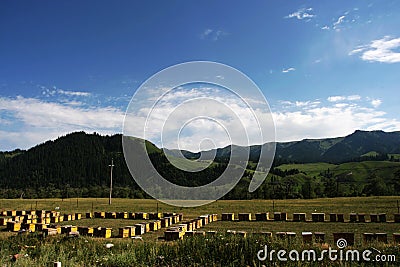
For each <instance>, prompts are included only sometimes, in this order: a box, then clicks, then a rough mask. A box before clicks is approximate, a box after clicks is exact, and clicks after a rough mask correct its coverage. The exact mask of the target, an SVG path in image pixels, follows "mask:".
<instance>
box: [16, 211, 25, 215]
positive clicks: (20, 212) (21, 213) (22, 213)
mask: <svg viewBox="0 0 400 267" xmlns="http://www.w3.org/2000/svg"><path fill="white" fill-rule="evenodd" d="M25 214H26V211H25V210H17V214H16V215H17V216H24V215H25Z"/></svg>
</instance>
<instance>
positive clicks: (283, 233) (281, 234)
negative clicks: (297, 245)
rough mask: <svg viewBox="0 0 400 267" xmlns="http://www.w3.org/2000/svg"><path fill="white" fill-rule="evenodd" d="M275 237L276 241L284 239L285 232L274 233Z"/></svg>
mask: <svg viewBox="0 0 400 267" xmlns="http://www.w3.org/2000/svg"><path fill="white" fill-rule="evenodd" d="M275 236H276V237H277V238H278V239H285V238H286V232H276V233H275Z"/></svg>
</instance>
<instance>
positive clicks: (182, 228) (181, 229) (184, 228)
mask: <svg viewBox="0 0 400 267" xmlns="http://www.w3.org/2000/svg"><path fill="white" fill-rule="evenodd" d="M178 227H179V230H180V231H182V232H186V231H187V230H188V228H187V224H179V225H178Z"/></svg>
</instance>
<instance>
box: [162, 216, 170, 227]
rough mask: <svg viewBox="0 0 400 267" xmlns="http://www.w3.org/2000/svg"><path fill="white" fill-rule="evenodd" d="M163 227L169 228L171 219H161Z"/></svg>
mask: <svg viewBox="0 0 400 267" xmlns="http://www.w3.org/2000/svg"><path fill="white" fill-rule="evenodd" d="M161 227H164V228H167V227H169V218H161Z"/></svg>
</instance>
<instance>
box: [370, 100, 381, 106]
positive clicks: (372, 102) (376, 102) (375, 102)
mask: <svg viewBox="0 0 400 267" xmlns="http://www.w3.org/2000/svg"><path fill="white" fill-rule="evenodd" d="M381 104H382V100H380V99H373V100H372V101H371V105H372V106H373V107H374V108H377V107H379V106H380V105H381Z"/></svg>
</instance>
